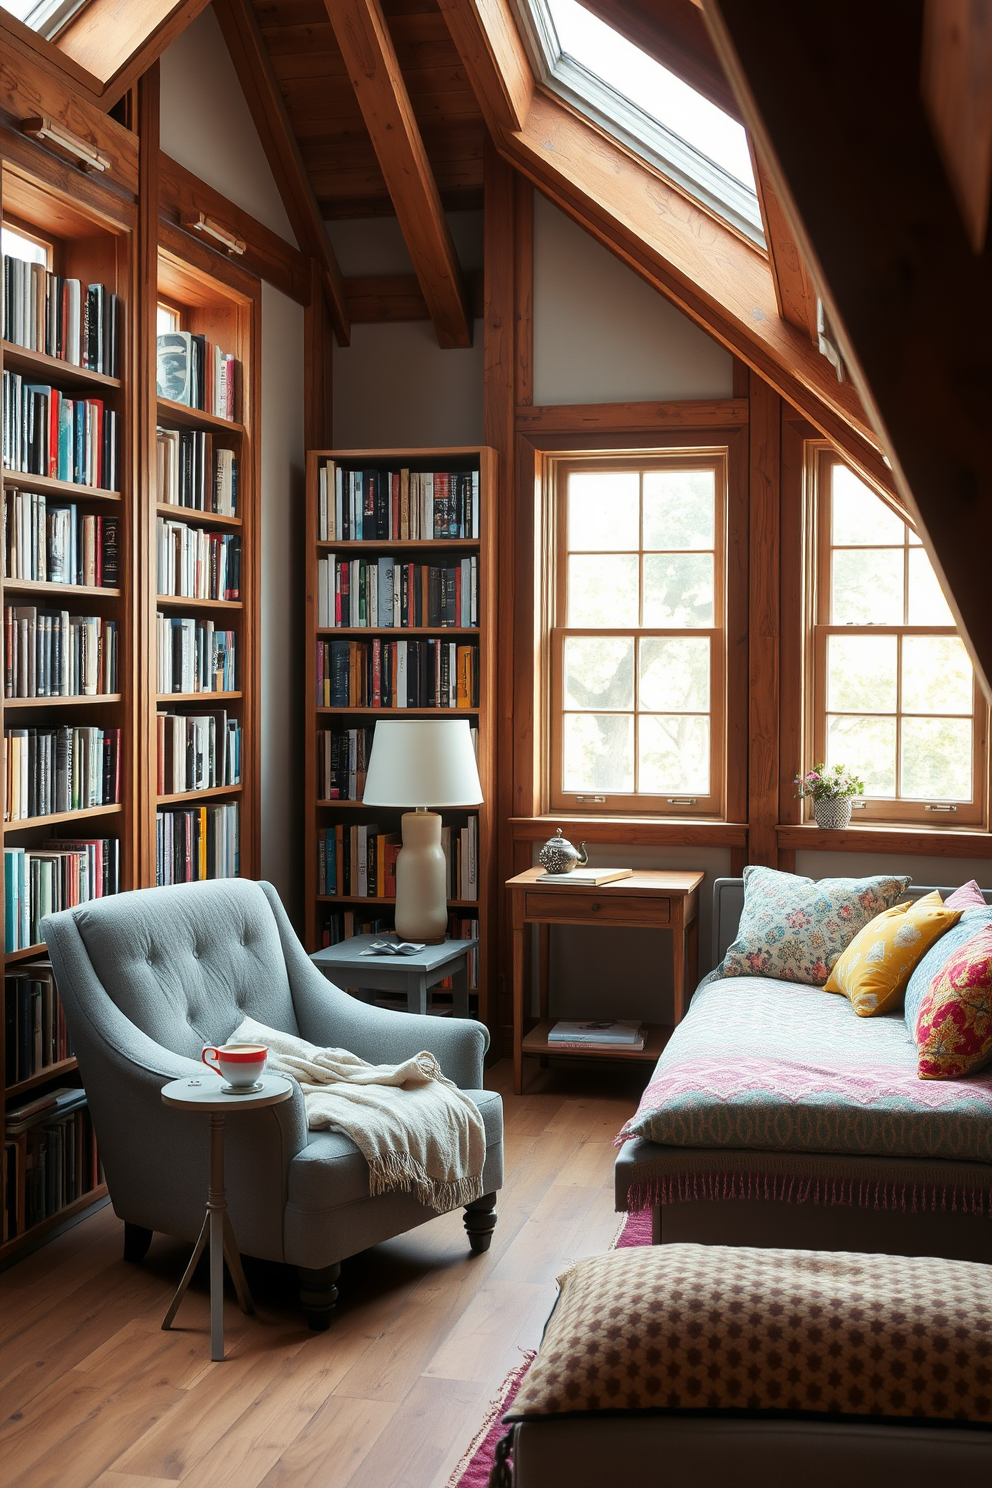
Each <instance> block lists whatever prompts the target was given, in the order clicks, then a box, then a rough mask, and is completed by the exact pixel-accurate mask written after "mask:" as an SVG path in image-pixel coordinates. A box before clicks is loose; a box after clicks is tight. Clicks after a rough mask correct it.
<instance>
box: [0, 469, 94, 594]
mask: <svg viewBox="0 0 992 1488" xmlns="http://www.w3.org/2000/svg"><path fill="white" fill-rule="evenodd" d="M120 526H121V523H120V518H119V517H108V516H102V515H100V516H92V515H90V514H89V513H86V512H81V511H80V509H79V507H78V506H77V505H76V503H75V502H74V501H70V502H62V501H52V500H50V499H49V497H47V496H45V495H43V494H42V493H41V492H40V491H16V490H11V489H7V490H5V491H4V499H3V576H4V578H5V579H27V580H30V581H31V583H35V584H38V583H41V584H87V585H89V586H90V587H91V588H93V587H111V588H113V587H116V585H117V584H118V583H119V582H120Z"/></svg>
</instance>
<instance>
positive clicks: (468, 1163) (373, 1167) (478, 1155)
mask: <svg viewBox="0 0 992 1488" xmlns="http://www.w3.org/2000/svg"><path fill="white" fill-rule="evenodd" d="M228 1043H229V1044H264V1045H265V1046H266V1048H267V1049H268V1051H269V1058H268V1063H267V1068H268V1069H270V1070H273V1071H275V1072H277V1073H278V1074H282V1075H292V1076H293V1078H294V1079H295V1080H297V1081H298V1082H299V1085H300V1088H301V1090H302V1091H303V1095H304V1098H305V1100H306V1108H307V1126H308V1127H309V1128H310V1130H311V1131H319V1130H321V1128H323V1127H333V1128H334V1129H335V1130H336V1131H341V1132H344V1134H345V1136H346V1137H350V1138H351V1140H352V1141H353V1142H354V1143H355V1146H356V1147H357V1148H358V1149H359V1151H360V1152H361V1154H362V1156H363V1157H364V1158H365V1161H366V1162H367V1163H368V1165H369V1193H370V1194H371V1195H372V1196H373V1197H374V1196H375V1195H376V1194H379V1193H385V1192H387V1191H388V1190H391V1189H402V1190H404V1191H405V1192H407V1193H414V1194H416V1196H417V1198H418V1199H419V1200H420V1202H421V1203H422V1204H426V1205H427V1207H428V1208H429V1209H434V1210H436V1211H437V1213H438V1214H444V1213H446V1212H447V1211H448V1210H449V1209H457V1208H459V1207H460V1206H461V1205H464V1204H471V1203H472V1202H473V1201H474V1200H475V1199H478V1198H481V1197H482V1165H483V1163H484V1162H485V1160H486V1134H485V1128H484V1127H483V1124H482V1117H481V1116H480V1114H479V1108H478V1106H477V1105H476V1104H475V1102H474V1101H473V1100H470V1099H469V1097H468V1096H467V1095H466V1094H465V1092H464V1091H462V1090H459V1089H458V1087H457V1086H456V1085H453V1084H452V1083H451V1081H450V1080H448V1079H446V1078H445V1076H444V1075H442V1073H441V1070H440V1067H439V1065H438V1062H437V1060H436V1059H435V1057H434V1055H433V1054H429V1053H427V1052H426V1051H424V1052H422V1053H420V1054H415V1055H414V1056H413V1058H412V1059H407V1060H405V1061H404V1063H402V1064H367V1063H366V1062H365V1060H364V1059H359V1057H358V1055H357V1054H350V1053H349V1052H348V1050H347V1049H320V1048H318V1047H317V1046H316V1045H315V1044H309V1043H307V1041H306V1039H301V1038H296V1037H295V1035H293V1034H290V1033H280V1032H279V1030H278V1029H276V1028H266V1026H265V1024H264V1023H256V1022H255V1020H254V1018H245V1020H244V1022H243V1023H242V1024H241V1025H240V1027H238V1028H236V1029H235V1030H234V1032H233V1033H232V1034H231V1036H230V1038H229V1039H228Z"/></svg>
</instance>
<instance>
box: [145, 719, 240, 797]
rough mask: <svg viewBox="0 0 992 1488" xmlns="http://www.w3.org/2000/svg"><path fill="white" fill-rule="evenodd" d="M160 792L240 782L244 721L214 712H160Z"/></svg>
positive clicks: (157, 725)
mask: <svg viewBox="0 0 992 1488" xmlns="http://www.w3.org/2000/svg"><path fill="white" fill-rule="evenodd" d="M156 729H157V738H158V793H159V795H160V796H171V795H175V794H176V793H177V792H178V791H195V790H211V789H212V788H213V787H214V786H217V785H239V784H240V782H241V725H240V723H238V721H237V720H236V719H234V718H228V716H227V714H226V713H225V712H224V711H223V710H220V709H218V711H217V712H215V713H159V714H158V717H157V719H156Z"/></svg>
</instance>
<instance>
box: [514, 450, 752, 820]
mask: <svg viewBox="0 0 992 1488" xmlns="http://www.w3.org/2000/svg"><path fill="white" fill-rule="evenodd" d="M543 467H544V468H543V472H542V479H541V482H540V485H541V487H543V495H544V501H543V503H542V504H543V506H544V511H545V514H546V515H545V523H544V529H545V530H544V534H543V536H544V541H543V543H542V545H541V546H542V550H543V555H544V563H543V568H544V573H543V583H542V586H541V587H542V596H541V598H542V603H541V612H542V615H543V630H544V647H543V650H544V658H545V665H544V667H543V668H539V672H543V675H544V676H545V677H546V678H547V682H546V687H545V689H544V692H545V696H544V704H545V707H544V709H543V710H542V709H540V708H539V711H543V712H544V716H545V729H544V735H545V738H546V740H547V748H546V750H545V751H544V753H545V762H544V777H545V779H544V791H543V795H544V802H543V809H544V810H547V811H551V812H558V813H562V814H567V815H571V816H575V815H583V816H585V815H590V816H606V817H625V816H631V817H638V818H641V819H643V818H644V817H645V816H651V817H657V818H659V819H674V820H686V819H689V820H693V819H703V820H714V819H715V820H724V819H726V811H727V803H728V797H729V790H728V748H727V716H728V702H727V695H728V635H727V622H728V615H729V613H730V612H731V611H732V605H731V603H730V601H729V599H728V572H729V569H730V563H729V561H728V536H729V534H728V528H729V523H730V506H731V501H730V459H729V449H728V447H727V446H726V445H717V444H699V445H688V446H687V445H685V444H681V443H680V444H679V445H678V446H675V445H672V446H669V447H666V448H653V449H648V450H645V449H630V450H626V449H622V448H620V449H612V450H609V451H602V450H600V451H586V450H569V451H561V452H556V453H554V454H552V453H550V452H548V453H546V455H545V458H544V461H543ZM673 467H674V468H678V469H687V468H695V469H706V470H714V471H715V474H716V507H715V518H716V521H715V534H714V549H713V550H712V551H713V554H714V622H715V623H714V625H713V626H712V627H707V628H702V627H677V626H667V627H666V626H661V627H656V626H639V625H638V626H615V627H613V626H611V627H595V628H589V627H581V626H567V625H566V624H565V623H564V619H565V616H564V606H565V602H566V593H567V579H566V573H567V558H568V551H569V550H568V547H567V542H566V540H565V523H566V520H567V516H566V500H567V495H566V492H567V478H568V475H569V474H570V473H571V472H572V471H606V470H630V469H636V470H637V471H639V472H640V471H647V470H657V469H666V468H673ZM649 551H650V550H649ZM705 551H710V550H708V549H707V550H705ZM643 552H644V549H643V548H638V554H639V556H640V555H642V554H643ZM573 635H575V636H582V635H603V636H609V635H617V636H621V635H622V636H632V637H633V638H634V641H635V704H634V716H635V717H636V716H637V713H638V709H637V701H636V685H637V684H636V676H637V665H636V644H637V642H638V641H639V639H640V638H641V637H651V636H661V637H668V636H673V637H685V636H699V637H702V636H706V637H708V638H709V639H710V708H709V719H710V792H709V793H708V794H707V795H705V796H701V795H699V796H696V797H694V798H693V797H690V796H689V794H688V793H684V794H682V795H677V794H675V793H674V792H673V794H672V796H671V797H668V796H665V795H656V794H653V793H644V792H641V793H628V794H616V793H614V794H607V795H606V796H605V799H603V800H600V801H597V800H595V799H594V798H593V796H592V795H590V794H587V793H584V792H575V791H566V790H565V789H564V788H563V786H562V784H561V765H562V735H563V719H564V714H565V711H566V710H565V708H564V707H563V696H562V693H563V659H564V646H565V641H566V639H567V638H568V637H570V636H573Z"/></svg>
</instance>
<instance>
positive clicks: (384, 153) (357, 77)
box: [325, 0, 472, 347]
mask: <svg viewBox="0 0 992 1488" xmlns="http://www.w3.org/2000/svg"><path fill="white" fill-rule="evenodd" d="M325 5H326V7H327V14H328V17H329V19H330V22H331V25H332V26H333V28H334V35H335V37H336V38H337V43H338V46H339V47H340V49H341V55H342V56H343V57H344V61H345V66H346V67H347V69H348V76H349V77H350V79H351V82H352V86H353V87H354V90H355V97H356V98H357V99H358V106H359V108H360V109H361V111H362V117H363V119H364V120H365V125H366V128H367V129H368V131H369V134H370V136H371V138H372V144H373V147H374V149H375V153H376V158H377V160H378V161H379V167H380V169H381V171H382V174H383V177H384V178H385V182H386V186H387V188H388V190H389V195H390V197H391V198H392V202H393V207H394V208H395V211H396V216H397V219H398V221H399V224H400V229H401V231H402V233H403V237H404V239H405V241H406V246H407V250H408V252H409V254H410V257H411V259H412V260H413V267H414V272H415V273H416V275H417V279H418V282H419V284H420V288H421V292H422V293H423V296H424V299H425V300H426V302H427V307H428V309H429V310H430V313H431V320H432V321H433V322H434V329H435V332H436V334H437V339H438V344H439V345H440V346H442V347H464V346H470V345H471V342H472V328H471V324H470V322H469V317H468V310H467V303H466V294H465V285H464V282H463V280H462V272H461V269H460V267H459V264H458V256H457V254H456V253H455V245H454V243H453V241H452V238H451V230H450V228H449V227H448V222H447V219H446V217H445V215H444V208H443V207H442V206H441V198H440V196H439V195H438V189H437V184H436V182H435V180H434V176H433V173H432V171H431V167H430V163H429V161H428V159H427V152H426V151H425V149H424V143H423V140H422V139H421V136H420V129H419V127H418V125H417V121H416V119H415V118H414V113H413V107H412V105H411V103H410V96H409V94H408V92H407V88H406V83H405V82H404V81H403V74H402V72H401V71H400V65H399V62H398V61H397V58H396V49H395V47H394V45H393V41H392V37H391V36H390V34H389V28H388V27H387V25H386V20H385V17H384V15H383V13H382V9H381V7H380V5H379V3H378V0H325Z"/></svg>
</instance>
